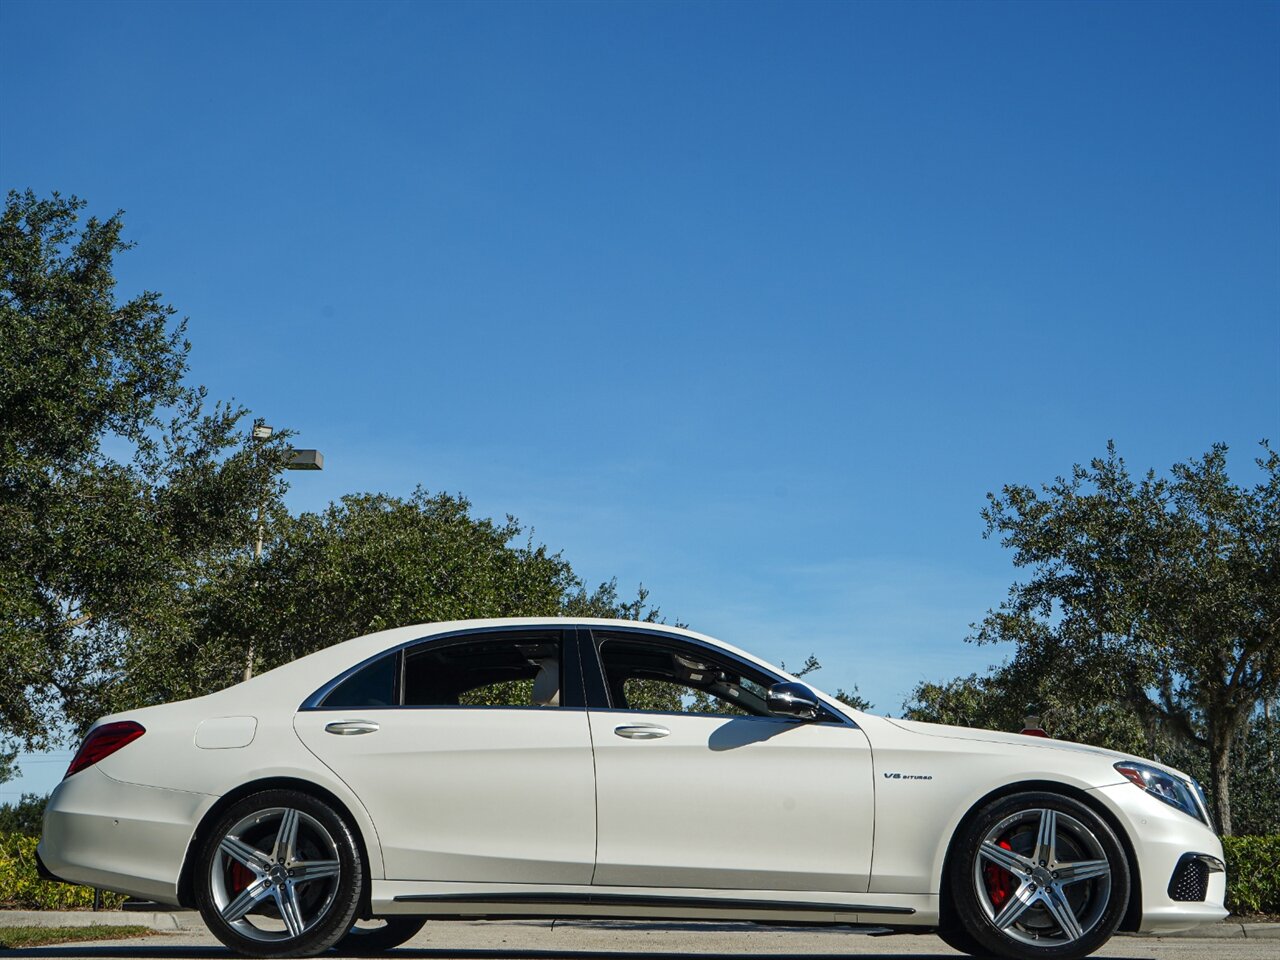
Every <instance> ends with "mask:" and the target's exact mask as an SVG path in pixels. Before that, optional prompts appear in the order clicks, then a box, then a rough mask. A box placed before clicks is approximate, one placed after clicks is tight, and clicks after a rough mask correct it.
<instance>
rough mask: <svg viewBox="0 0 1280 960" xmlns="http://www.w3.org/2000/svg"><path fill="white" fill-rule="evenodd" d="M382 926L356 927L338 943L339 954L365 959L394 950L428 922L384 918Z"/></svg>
mask: <svg viewBox="0 0 1280 960" xmlns="http://www.w3.org/2000/svg"><path fill="white" fill-rule="evenodd" d="M379 919H381V921H382V922H381V924H380V925H378V926H372V927H361V926H358V925H357V926H354V927H352V928H351V929H350V930H349V931H347V935H346V936H345V937H343V938H342V939H341V940H340V941H339V942H338V952H339V953H351V954H355V955H356V956H360V957H365V956H368V955H370V954H374V953H386V952H387V951H388V950H394V949H395V948H396V947H398V946H400V944H402V943H404V942H406V941H407V940H412V939H413V937H414V935H415V934H417V932H418V931H419V930H421V929H422V928H423V926H424V925H425V924H426V922H427V918H426V917H382V918H379Z"/></svg>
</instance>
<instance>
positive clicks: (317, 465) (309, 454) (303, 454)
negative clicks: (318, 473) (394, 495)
mask: <svg viewBox="0 0 1280 960" xmlns="http://www.w3.org/2000/svg"><path fill="white" fill-rule="evenodd" d="M273 432H274V431H273V430H272V428H271V427H269V426H267V425H266V424H265V423H263V422H262V421H261V420H259V421H257V422H256V423H255V424H254V425H253V439H254V440H257V441H259V442H261V441H263V440H270V439H271V434H272V433H273ZM284 468H285V469H286V470H323V469H324V454H322V453H321V452H320V451H319V450H290V451H289V462H288V463H286V464H285V467H284ZM266 509H267V498H266V493H265V491H264V492H263V496H262V498H261V499H260V500H259V501H258V538H257V541H256V542H255V543H254V545H253V569H254V572H255V574H256V573H257V572H258V571H259V570H260V569H261V563H262V537H263V529H264V520H263V515H264V514H265V513H266ZM258 586H259V582H258V580H257V579H256V578H255V579H254V581H253V588H254V591H253V592H254V594H255V595H257V592H258ZM253 654H254V651H253V640H252V639H251V640H250V641H249V650H248V653H247V655H246V656H245V661H244V678H245V679H246V680H251V679H252V678H253Z"/></svg>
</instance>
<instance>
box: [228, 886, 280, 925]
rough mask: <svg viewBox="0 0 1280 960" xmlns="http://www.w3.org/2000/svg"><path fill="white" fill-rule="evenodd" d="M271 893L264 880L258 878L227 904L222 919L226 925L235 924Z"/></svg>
mask: <svg viewBox="0 0 1280 960" xmlns="http://www.w3.org/2000/svg"><path fill="white" fill-rule="evenodd" d="M270 892H271V885H270V884H269V883H268V882H267V881H266V879H265V878H263V877H259V878H258V879H256V880H254V881H253V883H251V884H249V885H248V886H247V887H245V888H244V889H243V890H241V891H240V894H239V895H238V896H237V897H236V898H235V899H234V900H232V901H231V902H230V903H228V904H227V906H226V908H225V909H224V910H223V911H222V919H223V920H225V921H227V923H235V922H236V921H237V920H239V919H240V918H241V917H243V916H244V915H245V914H246V913H248V912H249V911H250V910H252V909H253V908H254V907H255V906H257V905H258V904H259V903H261V902H262V901H263V900H264V899H265V898H266V896H267V894H269V893H270Z"/></svg>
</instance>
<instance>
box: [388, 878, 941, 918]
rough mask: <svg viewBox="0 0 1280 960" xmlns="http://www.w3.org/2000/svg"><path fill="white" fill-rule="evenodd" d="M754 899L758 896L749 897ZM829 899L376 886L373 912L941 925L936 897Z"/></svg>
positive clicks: (586, 889) (686, 892) (713, 893)
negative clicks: (851, 900)
mask: <svg viewBox="0 0 1280 960" xmlns="http://www.w3.org/2000/svg"><path fill="white" fill-rule="evenodd" d="M747 893H752V894H755V895H754V896H743V894H747ZM762 893H763V894H764V896H760V894H762ZM771 894H777V895H776V896H771ZM830 896H831V895H830V894H826V895H824V894H821V893H818V894H817V896H815V895H814V894H813V893H810V894H809V895H808V896H805V895H804V894H803V893H801V892H798V891H790V890H788V891H744V890H725V891H719V890H715V891H712V890H669V889H668V890H662V889H654V888H643V889H628V888H621V889H620V888H618V887H613V888H605V889H601V888H598V887H597V888H592V887H585V886H584V887H568V888H566V887H560V888H554V887H542V888H539V887H538V886H536V885H524V884H520V885H514V884H501V885H499V884H477V883H460V884H446V883H439V882H437V883H426V882H413V881H387V880H383V881H378V880H375V881H374V882H373V897H372V900H373V903H372V907H373V913H374V914H375V915H379V916H382V915H394V914H417V915H419V916H430V917H436V918H439V919H444V918H457V919H481V918H486V919H504V920H505V919H520V918H526V919H528V918H534V917H539V918H556V919H564V920H568V919H596V920H603V919H610V920H710V921H714V920H722V921H724V920H727V921H734V920H757V921H763V922H772V923H786V922H796V923H808V924H842V925H847V924H855V925H862V926H866V925H875V926H894V927H897V926H912V927H915V926H930V925H936V923H937V916H938V898H937V896H936V895H935V896H925V895H908V896H903V897H889V896H884V895H876V894H870V895H867V894H863V895H862V896H861V897H859V902H857V903H850V902H840V901H838V900H835V899H827V898H828V897H830Z"/></svg>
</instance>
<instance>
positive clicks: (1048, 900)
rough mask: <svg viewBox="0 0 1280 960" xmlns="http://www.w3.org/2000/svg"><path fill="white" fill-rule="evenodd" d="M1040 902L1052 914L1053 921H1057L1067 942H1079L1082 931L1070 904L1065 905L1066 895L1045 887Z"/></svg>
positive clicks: (1059, 890) (1052, 887)
mask: <svg viewBox="0 0 1280 960" xmlns="http://www.w3.org/2000/svg"><path fill="white" fill-rule="evenodd" d="M1041 900H1042V901H1043V903H1044V905H1045V906H1046V907H1048V908H1049V912H1050V913H1051V914H1053V919H1054V920H1056V921H1058V926H1059V927H1061V928H1062V935H1063V936H1064V937H1066V938H1067V939H1068V940H1079V939H1080V938H1081V937H1083V936H1084V931H1083V930H1081V929H1080V921H1078V920H1077V919H1076V915H1075V913H1074V912H1073V911H1072V909H1071V904H1069V903H1067V897H1066V894H1064V893H1063V892H1062V890H1061V889H1059V888H1058V887H1054V886H1050V887H1046V888H1045V890H1044V895H1043V896H1042V897H1041Z"/></svg>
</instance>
